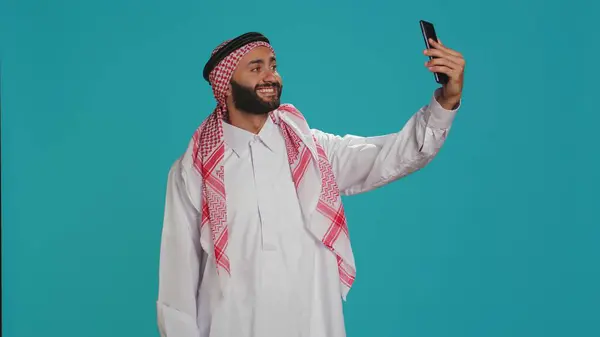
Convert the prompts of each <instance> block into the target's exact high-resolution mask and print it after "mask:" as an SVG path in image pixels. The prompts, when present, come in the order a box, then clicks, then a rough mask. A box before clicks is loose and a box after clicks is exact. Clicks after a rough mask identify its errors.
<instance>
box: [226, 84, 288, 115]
mask: <svg viewBox="0 0 600 337" xmlns="http://www.w3.org/2000/svg"><path fill="white" fill-rule="evenodd" d="M265 88H273V90H276V94H275V95H274V96H272V97H270V98H269V100H268V101H267V100H264V99H262V98H261V97H260V96H258V90H259V89H265ZM281 91H282V85H281V84H280V83H278V82H271V83H265V84H260V85H257V86H255V87H254V88H249V87H246V86H243V85H241V84H239V83H237V82H235V81H233V80H231V96H232V99H233V104H234V105H235V107H236V109H238V110H241V111H244V112H247V113H249V114H253V115H265V114H268V113H269V112H271V111H273V110H275V109H277V108H279V105H280V104H281V103H280V98H281Z"/></svg>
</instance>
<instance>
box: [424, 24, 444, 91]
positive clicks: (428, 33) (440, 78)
mask: <svg viewBox="0 0 600 337" xmlns="http://www.w3.org/2000/svg"><path fill="white" fill-rule="evenodd" d="M419 23H420V24H421V32H422V33H423V39H425V46H426V47H427V49H430V48H431V46H430V45H429V39H432V40H434V41H436V42H437V41H438V38H437V34H436V33H435V28H434V27H433V24H432V23H431V22H427V21H425V20H421V21H419ZM434 57H435V56H434ZM434 57H431V56H429V59H430V60H431V59H432V58H434ZM434 75H435V81H436V82H437V83H440V84H446V83H448V75H446V74H442V73H434Z"/></svg>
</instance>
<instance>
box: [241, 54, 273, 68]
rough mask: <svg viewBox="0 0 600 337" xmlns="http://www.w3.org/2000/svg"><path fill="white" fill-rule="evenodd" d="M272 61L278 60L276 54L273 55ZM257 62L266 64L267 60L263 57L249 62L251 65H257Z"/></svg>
mask: <svg viewBox="0 0 600 337" xmlns="http://www.w3.org/2000/svg"><path fill="white" fill-rule="evenodd" d="M271 62H277V59H276V58H275V56H271ZM255 64H265V61H263V60H261V59H255V60H252V61H250V62H248V65H249V66H251V65H255Z"/></svg>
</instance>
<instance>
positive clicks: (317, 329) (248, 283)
mask: <svg viewBox="0 0 600 337" xmlns="http://www.w3.org/2000/svg"><path fill="white" fill-rule="evenodd" d="M438 92H439V91H438ZM457 110H458V108H457V109H455V110H446V109H444V108H443V107H441V106H440V105H439V103H438V102H437V101H436V99H435V95H434V96H432V98H431V101H430V102H429V104H427V105H425V106H424V107H422V108H421V109H420V110H419V111H417V112H416V113H415V114H414V115H413V116H412V117H411V118H410V119H409V120H408V122H407V123H406V124H405V125H404V126H403V127H402V128H401V130H400V131H399V132H397V133H393V134H389V135H384V136H377V137H358V136H352V135H347V136H344V137H340V136H336V135H332V134H328V133H325V132H322V131H319V130H315V129H313V130H312V132H313V134H314V136H315V137H316V139H317V141H318V142H319V143H320V144H321V145H322V146H323V148H324V150H325V152H326V154H327V156H328V158H329V160H330V163H331V165H332V169H333V172H334V175H335V177H336V181H337V184H338V186H339V188H340V193H341V194H342V195H352V194H357V193H362V192H366V191H369V190H372V189H374V188H377V187H379V186H382V185H384V184H387V183H390V182H392V181H395V180H397V179H399V178H401V177H403V176H405V175H407V174H409V173H411V172H414V171H415V170H418V169H420V168H422V167H424V166H425V165H426V164H427V163H429V161H430V160H431V159H432V158H433V157H434V156H435V155H436V154H437V152H438V151H439V149H440V147H441V146H442V144H443V143H444V141H445V139H446V137H447V135H448V132H449V130H450V126H451V124H452V121H453V119H454V116H455V114H456V111H457ZM223 128H224V138H225V144H226V150H225V157H224V166H225V190H226V195H227V212H228V213H227V223H228V226H229V233H230V237H229V244H228V246H227V254H228V256H229V259H230V266H231V276H230V279H229V282H228V283H227V289H223V296H221V289H220V288H219V287H220V283H219V281H218V276H217V269H216V266H215V262H214V257H213V256H208V255H207V252H205V251H204V250H203V249H202V246H201V244H200V240H201V238H200V231H199V224H200V207H199V206H200V205H201V200H200V198H201V184H202V179H201V177H200V175H199V174H198V173H197V171H195V169H194V167H193V162H192V156H191V148H188V151H187V152H186V153H185V154H184V155H183V156H182V157H181V158H179V159H178V160H177V161H175V163H174V164H173V166H172V167H171V169H170V172H169V177H168V182H167V195H166V204H165V217H164V224H163V231H162V243H161V251H160V273H159V294H158V302H157V313H158V327H159V331H160V333H161V336H163V337H282V336H285V337H344V336H345V335H346V333H345V328H344V317H343V312H342V300H343V299H342V298H341V296H340V281H339V274H338V267H337V262H336V257H335V255H334V254H333V253H332V252H331V251H329V250H328V249H327V248H326V247H325V246H324V245H323V244H322V243H321V242H320V241H318V240H317V239H316V238H315V237H314V236H313V235H312V234H311V233H310V232H309V231H308V230H307V226H306V224H305V223H304V222H303V218H302V215H301V210H300V205H299V203H298V199H297V195H296V190H295V187H294V183H293V181H292V177H291V173H290V168H289V164H288V157H287V154H286V148H285V143H284V139H283V136H282V135H281V133H280V130H279V128H278V127H277V126H276V125H275V124H273V123H272V121H271V119H268V121H267V123H266V124H265V126H264V127H263V128H262V129H261V131H260V132H259V133H258V134H256V135H255V134H252V133H249V132H247V131H244V130H242V129H239V128H236V127H234V126H232V125H229V124H226V123H223ZM202 239H205V240H206V239H207V238H202ZM208 239H210V238H208Z"/></svg>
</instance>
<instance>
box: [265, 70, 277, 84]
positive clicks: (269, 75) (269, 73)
mask: <svg viewBox="0 0 600 337" xmlns="http://www.w3.org/2000/svg"><path fill="white" fill-rule="evenodd" d="M263 81H264V82H277V77H276V76H275V71H273V70H271V69H269V70H266V71H265V76H264V77H263Z"/></svg>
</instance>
